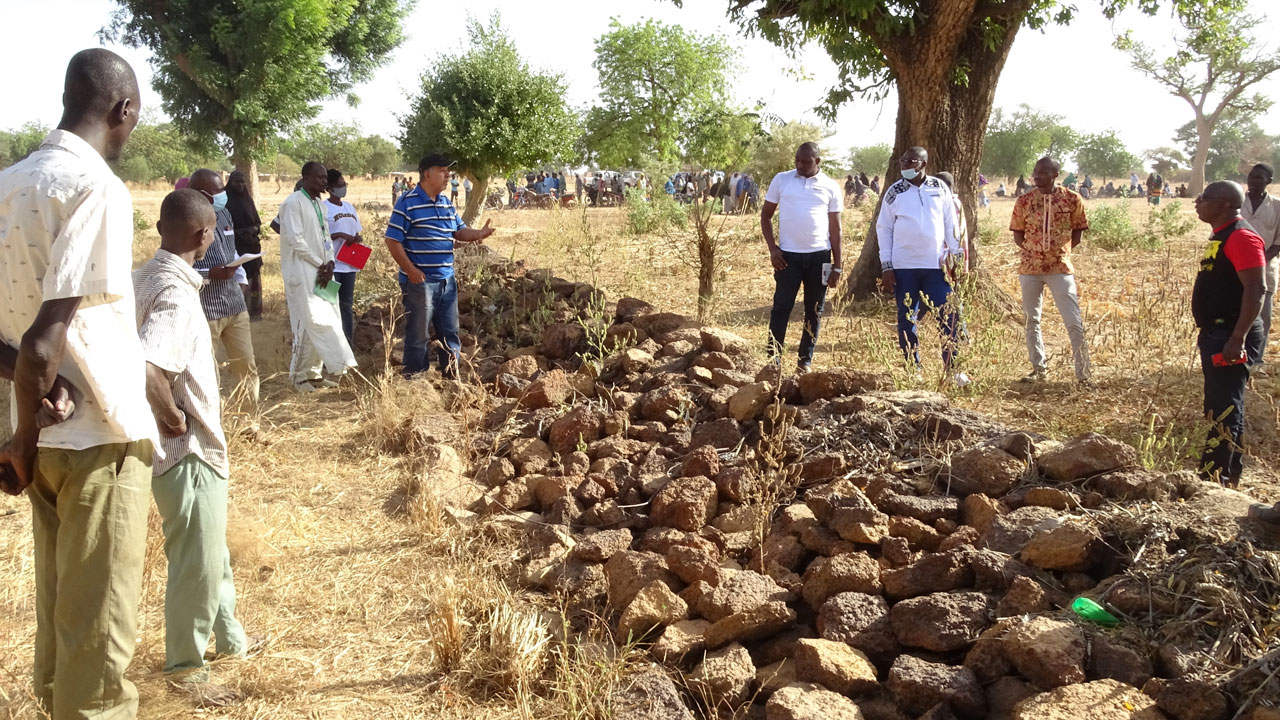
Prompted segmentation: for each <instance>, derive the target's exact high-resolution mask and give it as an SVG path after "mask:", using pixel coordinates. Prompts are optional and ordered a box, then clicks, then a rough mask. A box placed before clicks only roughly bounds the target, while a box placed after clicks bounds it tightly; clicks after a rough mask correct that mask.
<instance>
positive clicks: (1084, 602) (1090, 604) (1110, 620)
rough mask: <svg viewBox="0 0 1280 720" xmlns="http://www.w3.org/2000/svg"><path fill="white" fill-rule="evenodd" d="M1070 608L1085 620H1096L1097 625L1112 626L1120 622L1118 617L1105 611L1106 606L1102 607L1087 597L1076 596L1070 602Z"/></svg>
mask: <svg viewBox="0 0 1280 720" xmlns="http://www.w3.org/2000/svg"><path fill="white" fill-rule="evenodd" d="M1071 609H1072V611H1074V612H1075V614H1077V615H1079V616H1080V617H1082V618H1084V619H1085V620H1090V621H1092V622H1096V623H1098V624H1099V625H1105V626H1107V627H1112V626H1115V625H1119V624H1120V619H1119V618H1117V617H1116V616H1115V615H1112V614H1111V613H1109V612H1107V611H1106V608H1104V607H1102V606H1101V605H1099V604H1098V603H1096V602H1094V601H1092V600H1090V599H1089V598H1087V597H1078V598H1076V599H1075V601H1074V602H1072V603H1071Z"/></svg>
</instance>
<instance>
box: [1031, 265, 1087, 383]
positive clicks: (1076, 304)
mask: <svg viewBox="0 0 1280 720" xmlns="http://www.w3.org/2000/svg"><path fill="white" fill-rule="evenodd" d="M1018 281H1019V283H1020V284H1021V285H1022V311H1023V312H1025V313H1026V314H1027V358H1028V359H1029V360H1030V361H1031V367H1032V368H1035V369H1037V370H1044V369H1045V367H1046V366H1045V363H1046V360H1045V354H1044V336H1043V335H1042V334H1041V333H1040V311H1041V308H1042V307H1043V305H1042V303H1043V298H1044V289H1045V288H1046V287H1048V288H1049V292H1050V293H1052V294H1053V304H1054V305H1057V306H1058V313H1059V314H1061V315H1062V324H1063V325H1065V326H1066V328H1067V337H1069V338H1071V359H1072V361H1073V362H1074V363H1075V366H1076V379H1077V380H1088V379H1089V378H1090V377H1091V376H1092V375H1093V367H1092V365H1090V363H1089V346H1088V344H1086V342H1085V336H1084V317H1083V315H1082V314H1081V313H1080V299H1079V297H1078V296H1077V295H1076V279H1075V276H1074V275H1065V274H1054V275H1019V276H1018Z"/></svg>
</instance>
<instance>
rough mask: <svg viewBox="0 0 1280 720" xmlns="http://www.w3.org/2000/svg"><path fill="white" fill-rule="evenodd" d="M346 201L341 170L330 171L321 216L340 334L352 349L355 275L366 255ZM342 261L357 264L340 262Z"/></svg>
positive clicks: (357, 220)
mask: <svg viewBox="0 0 1280 720" xmlns="http://www.w3.org/2000/svg"><path fill="white" fill-rule="evenodd" d="M346 197H347V179H346V178H345V177H343V176H342V171H341V170H335V169H334V168H329V201H328V202H326V203H325V204H324V214H325V219H326V220H328V222H329V237H330V238H332V239H333V254H334V258H335V259H334V262H333V279H334V280H335V281H337V283H338V312H339V314H340V315H342V334H343V335H346V336H347V344H348V345H351V344H352V332H353V330H354V326H355V313H354V311H353V310H352V308H351V303H352V300H353V299H354V298H355V293H356V273H358V272H360V270H361V268H363V267H364V262H363V260H361V259H360V258H362V257H363V258H364V259H366V260H367V259H368V254H367V252H361V251H362V249H364V248H363V246H364V237H363V236H362V235H361V234H360V233H361V232H362V231H363V230H364V226H363V225H361V224H360V217H359V216H358V215H356V206H355V205H352V204H351V203H349V202H347V201H346ZM347 248H350V249H349V250H347ZM344 250H346V252H344ZM344 258H346V259H347V260H350V261H351V262H353V263H356V264H355V265H352V264H350V263H346V262H343V259H344Z"/></svg>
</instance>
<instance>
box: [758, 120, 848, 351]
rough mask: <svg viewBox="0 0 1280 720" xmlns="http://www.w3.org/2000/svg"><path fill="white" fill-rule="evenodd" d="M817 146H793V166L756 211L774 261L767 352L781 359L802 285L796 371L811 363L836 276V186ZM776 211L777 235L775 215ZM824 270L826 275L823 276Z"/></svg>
mask: <svg viewBox="0 0 1280 720" xmlns="http://www.w3.org/2000/svg"><path fill="white" fill-rule="evenodd" d="M821 164H822V158H821V157H820V156H819V151H818V146H817V144H815V143H811V142H807V143H805V144H803V145H801V146H800V147H799V148H798V149H797V150H796V169H795V170H788V171H786V172H781V173H778V174H777V175H775V176H774V177H773V180H772V181H771V182H770V183H769V190H768V191H767V192H766V193H765V195H764V207H763V208H762V209H761V210H760V229H761V231H762V232H763V233H764V242H765V245H767V246H768V247H769V261H770V262H771V263H772V264H773V282H774V289H773V311H772V312H771V313H770V316H769V356H770V357H771V358H774V359H775V360H776V361H777V362H781V359H780V358H781V354H782V341H783V338H784V337H785V336H786V333H787V321H789V320H790V319H791V308H792V307H794V306H795V303H796V293H797V292H799V291H800V289H801V288H804V327H803V328H802V329H801V333H800V360H799V363H798V364H797V367H796V370H797V372H807V371H808V370H809V367H810V365H812V364H813V346H814V344H816V343H817V341H818V323H819V319H820V318H821V316H822V308H823V305H824V304H825V303H826V299H827V288H829V287H835V286H836V283H838V282H839V281H840V273H841V268H840V210H841V208H842V207H843V201H842V196H841V193H840V186H839V185H838V184H837V183H836V181H835V180H832V179H831V178H829V177H827V176H826V175H824V174H823V173H822V171H821V170H820V169H819V166H820V165H821ZM774 212H777V213H778V238H777V240H776V241H775V240H774V235H773V215H774ZM824 269H825V271H826V272H825V275H824Z"/></svg>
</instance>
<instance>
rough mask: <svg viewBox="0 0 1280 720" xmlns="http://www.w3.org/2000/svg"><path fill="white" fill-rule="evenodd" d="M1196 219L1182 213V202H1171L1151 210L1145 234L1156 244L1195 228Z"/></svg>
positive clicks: (1175, 237)
mask: <svg viewBox="0 0 1280 720" xmlns="http://www.w3.org/2000/svg"><path fill="white" fill-rule="evenodd" d="M1195 226H1196V221H1195V220H1192V219H1191V218H1189V217H1186V216H1185V215H1183V214H1182V203H1179V202H1171V203H1167V204H1165V205H1164V206H1163V207H1160V208H1158V209H1155V210H1152V211H1151V214H1150V215H1148V216H1147V227H1146V230H1145V234H1146V235H1148V236H1149V237H1151V238H1154V241H1155V243H1156V244H1157V245H1158V244H1160V243H1163V242H1164V241H1166V240H1175V239H1177V238H1180V237H1182V236H1183V235H1186V234H1187V233H1189V232H1191V231H1192V230H1194V229H1195Z"/></svg>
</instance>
